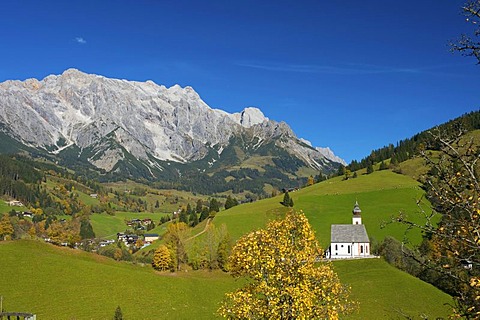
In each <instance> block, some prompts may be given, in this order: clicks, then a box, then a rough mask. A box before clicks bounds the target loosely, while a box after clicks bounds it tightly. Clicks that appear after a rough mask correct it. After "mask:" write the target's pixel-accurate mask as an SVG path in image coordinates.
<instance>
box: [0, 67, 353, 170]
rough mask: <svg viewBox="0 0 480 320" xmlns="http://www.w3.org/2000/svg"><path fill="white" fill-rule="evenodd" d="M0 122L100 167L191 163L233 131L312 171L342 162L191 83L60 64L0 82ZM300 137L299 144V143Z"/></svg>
mask: <svg viewBox="0 0 480 320" xmlns="http://www.w3.org/2000/svg"><path fill="white" fill-rule="evenodd" d="M0 124H3V125H5V126H6V127H7V128H8V129H9V132H10V133H11V135H12V137H13V138H15V139H17V140H19V141H21V142H23V143H25V144H27V145H30V146H35V147H37V148H41V149H44V150H48V151H49V152H56V153H58V152H60V151H61V150H64V149H66V148H67V147H69V146H77V147H79V148H80V149H81V150H87V149H88V150H94V152H93V153H91V154H95V157H91V158H90V159H89V161H90V163H92V164H93V165H95V166H96V167H98V168H102V169H105V170H106V171H109V170H113V169H114V168H115V165H116V164H117V163H118V161H121V160H123V159H125V154H124V151H126V152H128V153H130V154H131V155H133V156H134V157H135V158H136V159H139V160H142V161H144V162H145V163H149V162H150V160H149V159H150V158H151V156H153V157H154V158H157V159H159V160H166V161H176V162H183V163H185V162H191V161H195V160H200V159H203V158H204V157H205V156H206V155H207V154H208V153H209V150H210V149H211V148H213V147H215V148H216V150H218V154H219V155H220V154H221V153H222V151H223V150H224V149H225V147H227V146H228V145H229V143H230V139H231V138H232V137H234V136H242V135H243V136H249V137H252V139H255V141H253V145H254V148H258V147H260V146H261V145H262V144H264V143H268V142H269V141H272V139H277V140H278V141H277V142H276V144H277V145H281V146H283V147H284V148H285V150H286V151H287V152H289V153H290V154H292V155H294V156H296V157H298V158H300V159H303V160H304V161H305V162H306V163H308V164H310V165H311V166H312V167H315V168H319V167H321V165H322V163H324V162H325V161H326V160H325V159H327V160H330V161H334V162H340V163H344V161H343V160H342V159H340V158H338V157H336V156H335V155H334V154H333V152H331V150H330V149H329V148H317V149H315V148H313V147H311V144H307V143H305V142H304V140H299V139H298V138H297V137H296V136H295V134H294V133H293V131H292V130H291V128H290V127H289V126H288V125H287V124H286V123H284V122H280V123H278V122H276V121H272V120H269V119H268V118H267V117H265V115H264V114H263V112H262V111H261V110H260V109H258V108H254V107H249V108H245V109H244V110H243V111H241V112H238V113H233V114H230V113H228V112H225V111H223V110H218V109H212V108H210V107H209V106H208V105H207V104H206V103H205V102H204V101H203V100H202V99H201V98H200V96H199V95H198V93H197V92H195V90H194V89H193V88H192V87H189V86H187V87H184V88H182V87H181V86H179V85H174V86H172V87H170V88H167V87H165V86H163V85H158V84H156V83H155V82H153V81H150V80H149V81H146V82H137V81H127V80H120V79H110V78H106V77H103V76H99V75H92V74H86V73H83V72H81V71H79V70H77V69H68V70H66V71H64V72H63V73H62V74H61V75H49V76H47V77H45V78H44V79H43V80H37V79H28V80H25V81H23V82H22V81H17V80H9V81H5V82H3V83H0ZM302 142H304V143H302Z"/></svg>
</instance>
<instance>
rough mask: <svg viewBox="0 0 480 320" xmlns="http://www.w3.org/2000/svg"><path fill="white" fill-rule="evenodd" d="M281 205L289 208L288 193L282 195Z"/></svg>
mask: <svg viewBox="0 0 480 320" xmlns="http://www.w3.org/2000/svg"><path fill="white" fill-rule="evenodd" d="M282 204H283V205H284V206H285V207H289V206H290V195H289V194H288V191H286V192H285V194H284V195H283V202H282Z"/></svg>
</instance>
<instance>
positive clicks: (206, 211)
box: [199, 207, 210, 221]
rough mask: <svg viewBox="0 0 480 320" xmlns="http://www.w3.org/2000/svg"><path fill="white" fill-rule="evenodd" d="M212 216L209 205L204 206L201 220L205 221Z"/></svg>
mask: <svg viewBox="0 0 480 320" xmlns="http://www.w3.org/2000/svg"><path fill="white" fill-rule="evenodd" d="M209 216H210V212H209V211H208V207H203V208H202V212H201V213H200V219H199V221H203V220H205V219H207V218H208V217H209Z"/></svg>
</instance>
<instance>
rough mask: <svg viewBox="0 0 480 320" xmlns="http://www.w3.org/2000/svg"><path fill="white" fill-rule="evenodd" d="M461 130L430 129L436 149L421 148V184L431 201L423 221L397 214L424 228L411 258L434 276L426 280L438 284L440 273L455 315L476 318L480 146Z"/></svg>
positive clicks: (479, 310) (479, 303)
mask: <svg viewBox="0 0 480 320" xmlns="http://www.w3.org/2000/svg"><path fill="white" fill-rule="evenodd" d="M462 133H463V132H460V133H459V135H458V136H455V137H453V138H444V137H442V136H441V134H440V132H435V131H434V132H432V134H433V135H434V142H435V144H437V145H438V146H439V147H440V151H439V152H438V153H436V154H435V158H433V159H432V158H431V156H430V155H429V153H428V152H426V151H422V154H423V156H424V158H425V160H426V162H427V163H428V164H429V165H430V167H431V170H430V172H429V173H428V174H427V175H426V177H425V181H424V188H425V190H426V191H427V197H428V200H429V201H430V202H431V203H432V205H433V207H432V208H433V210H429V209H427V210H424V209H422V212H423V215H424V216H425V218H426V221H425V223H424V224H417V223H414V222H412V221H411V220H409V219H408V217H407V216H405V215H403V214H401V215H399V216H398V217H396V219H397V220H398V221H399V222H401V223H404V224H406V225H408V226H409V228H419V229H421V230H422V232H423V233H424V234H425V241H424V243H423V245H422V247H421V249H422V251H421V252H419V253H418V254H417V257H414V258H416V260H417V262H419V263H420V264H421V265H422V266H423V267H424V268H425V270H427V271H429V273H430V274H432V275H434V276H435V278H431V279H427V280H428V281H430V282H432V283H436V282H437V283H436V285H438V282H439V281H438V280H435V281H432V279H441V283H440V285H441V286H442V289H444V290H446V291H448V292H449V293H450V294H452V295H453V296H454V298H455V302H456V305H455V308H454V314H453V317H458V318H460V317H461V318H465V319H480V162H479V161H478V160H479V159H480V147H478V145H477V143H476V142H475V140H474V139H473V138H467V137H464V136H463V135H462ZM438 220H440V221H438Z"/></svg>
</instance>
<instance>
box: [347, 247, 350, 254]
mask: <svg viewBox="0 0 480 320" xmlns="http://www.w3.org/2000/svg"><path fill="white" fill-rule="evenodd" d="M347 248H348V253H349V254H350V246H347Z"/></svg>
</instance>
